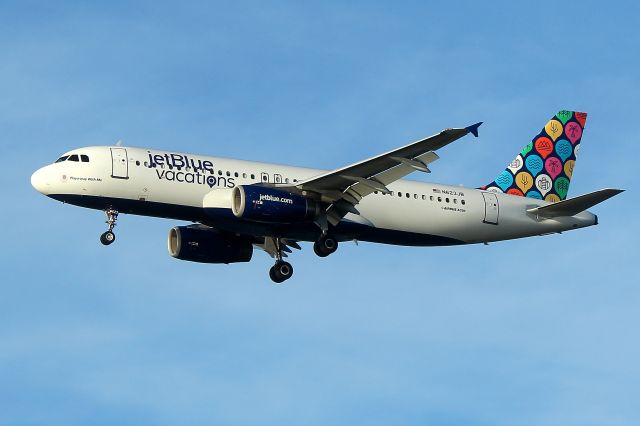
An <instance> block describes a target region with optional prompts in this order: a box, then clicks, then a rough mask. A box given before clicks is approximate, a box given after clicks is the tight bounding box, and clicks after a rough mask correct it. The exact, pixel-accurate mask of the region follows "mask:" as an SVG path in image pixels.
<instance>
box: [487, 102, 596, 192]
mask: <svg viewBox="0 0 640 426" xmlns="http://www.w3.org/2000/svg"><path fill="white" fill-rule="evenodd" d="M586 121H587V113H586V112H575V111H560V112H558V113H557V114H556V115H555V116H554V117H552V118H551V120H549V122H548V123H547V124H546V125H545V126H544V128H543V129H542V131H541V132H540V133H539V134H538V135H537V136H536V137H535V138H533V140H532V141H531V142H530V143H529V144H528V145H527V146H525V147H524V148H523V149H522V152H520V154H518V156H517V157H516V158H515V160H513V161H512V162H511V163H510V164H509V165H508V166H507V168H506V169H505V170H504V171H503V172H502V173H500V174H499V175H498V177H497V178H496V179H495V180H494V181H493V182H491V183H490V184H488V185H485V186H483V187H482V188H481V189H486V190H487V191H493V192H505V193H507V194H512V195H519V196H521V197H523V196H524V197H530V198H537V199H544V200H547V201H552V202H556V201H560V200H564V199H565V198H566V197H567V191H569V183H570V182H571V175H572V174H573V167H574V165H575V163H576V156H577V155H578V151H579V150H580V139H581V138H582V131H583V130H584V125H585V123H586Z"/></svg>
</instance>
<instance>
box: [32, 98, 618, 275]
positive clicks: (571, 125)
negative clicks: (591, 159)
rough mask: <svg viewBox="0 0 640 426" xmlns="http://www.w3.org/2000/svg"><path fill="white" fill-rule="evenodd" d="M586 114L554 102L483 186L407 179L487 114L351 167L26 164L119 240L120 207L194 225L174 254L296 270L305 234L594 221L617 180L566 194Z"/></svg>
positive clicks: (414, 238)
mask: <svg viewBox="0 0 640 426" xmlns="http://www.w3.org/2000/svg"><path fill="white" fill-rule="evenodd" d="M586 119H587V114H586V113H582V112H576V111H564V110H563V111H560V112H558V113H557V114H556V115H554V116H553V117H552V118H551V119H550V120H549V121H548V122H547V124H546V125H545V126H544V127H543V129H542V130H541V132H540V133H538V134H537V135H536V136H535V137H534V138H533V140H532V141H531V142H530V143H529V144H527V145H526V146H525V147H524V148H523V149H522V151H520V153H519V154H518V155H517V156H516V158H515V159H514V160H513V161H512V162H511V163H509V164H508V165H507V167H506V168H505V169H504V170H503V171H502V172H501V173H500V174H499V175H498V176H497V177H496V178H495V179H494V180H493V181H492V182H490V183H489V184H487V185H483V186H481V187H478V188H464V187H460V186H450V185H441V184H435V183H425V182H418V181H411V180H403V179H402V178H403V177H405V176H407V175H409V174H410V173H413V172H415V171H420V172H425V173H430V171H431V170H430V167H431V163H433V162H434V161H436V160H437V159H438V158H439V155H438V154H437V153H436V152H438V151H439V150H440V149H442V148H443V147H445V146H447V145H448V144H450V143H452V142H454V141H456V140H457V139H460V138H462V137H463V136H465V135H467V134H469V133H471V134H472V135H473V136H475V137H478V128H479V127H480V125H481V124H482V122H479V123H476V124H473V125H471V126H468V127H464V128H449V129H445V130H443V131H441V132H440V133H437V134H435V135H433V136H429V137H427V138H424V139H421V140H418V141H416V142H413V143H411V144H408V145H406V146H403V147H401V148H397V149H393V150H391V151H388V152H385V153H383V154H380V155H377V156H375V157H372V158H369V159H366V160H364V161H360V162H357V163H354V164H351V165H348V166H346V167H342V168H339V169H335V170H331V171H326V170H317V169H310V168H302V167H292V166H285V165H279V164H268V163H261V162H254V161H243V160H235V159H227V158H220V157H210V156H203V155H194V154H185V153H179V152H173V151H160V150H155V149H146V148H132V147H123V146H120V144H118V145H116V146H92V147H86V148H78V149H73V150H71V151H69V152H66V153H64V154H63V155H62V156H61V157H59V158H58V159H57V160H56V161H55V162H54V163H53V164H49V165H47V166H44V167H42V168H40V169H39V170H37V171H36V172H34V173H33V175H32V176H31V184H32V185H33V187H34V188H35V189H36V190H37V191H39V192H40V193H42V194H44V195H46V196H48V197H50V198H53V199H54V200H58V201H61V202H62V203H67V204H72V205H76V206H81V207H87V208H90V209H97V210H102V211H104V213H105V214H106V217H107V221H106V223H107V225H108V229H107V231H106V232H104V233H103V234H102V235H101V236H100V241H101V242H102V244H104V245H109V244H111V243H113V242H114V240H115V234H114V232H113V229H114V226H115V225H116V221H117V219H118V215H119V214H120V213H125V214H135V215H144V216H153V217H160V218H167V219H173V220H180V221H190V222H192V224H190V225H186V226H176V227H174V228H172V229H171V230H170V231H169V236H168V250H169V254H170V255H171V256H173V257H174V258H177V259H180V260H187V261H193V262H203V263H213V264H216V263H225V264H229V263H236V262H248V261H250V260H251V258H252V255H253V251H254V247H255V248H258V249H262V250H264V251H265V252H267V253H268V254H269V255H270V256H271V257H273V258H275V263H274V265H273V266H272V267H271V268H270V270H269V276H270V278H271V280H272V281H273V282H275V283H282V282H284V281H286V280H288V279H289V278H291V276H292V275H293V266H292V265H291V264H290V263H289V262H287V261H285V260H284V259H285V258H287V255H288V254H290V253H292V249H301V246H300V244H299V243H300V242H312V243H313V249H314V251H315V253H316V254H317V255H318V256H320V257H326V256H328V255H330V254H332V253H334V252H335V251H336V250H337V248H338V244H339V243H340V242H345V241H356V242H357V241H367V242H374V243H383V244H392V245H404V246H450V245H460V244H476V243H485V244H488V243H490V242H494V241H502V240H509V239H515V238H523V237H530V236H536V235H547V234H552V233H562V232H563V231H568V230H572V229H577V228H583V227H587V226H592V225H596V224H597V223H598V218H597V216H596V215H595V214H593V213H591V212H589V211H587V209H589V208H591V207H593V206H595V205H596V204H599V203H601V202H602V201H604V200H606V199H608V198H610V197H613V196H615V195H617V194H619V193H621V192H623V190H620V189H612V188H606V189H601V190H599V191H595V192H591V193H588V194H585V195H581V196H578V197H575V198H567V192H568V189H569V183H570V181H571V177H572V175H573V170H574V166H575V162H576V156H577V155H578V152H579V148H580V142H581V139H582V133H583V130H584V126H585V123H586Z"/></svg>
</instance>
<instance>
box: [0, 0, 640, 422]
mask: <svg viewBox="0 0 640 426" xmlns="http://www.w3.org/2000/svg"><path fill="white" fill-rule="evenodd" d="M639 26H640V7H639V6H638V5H637V3H633V2H628V3H607V4H603V3H601V2H594V3H589V2H580V3H576V2H574V3H570V2H548V3H544V2H530V4H527V5H521V4H517V2H504V3H498V2H491V3H486V2H482V3H476V2H444V3H442V2H440V3H437V4H428V3H426V2H399V3H398V2H388V3H383V2H332V1H329V2H321V4H318V2H286V1H283V2H235V3H234V4H232V5H231V4H229V3H228V2H220V3H215V2H205V1H202V2H189V1H183V2H175V3H172V2H162V1H153V2H151V1H148V2H123V1H111V2H89V3H87V2H64V1H62V2H39V1H23V2H4V3H2V5H0V52H2V53H1V55H2V60H0V129H2V133H3V137H2V146H3V154H4V159H5V162H4V165H3V167H2V169H1V170H0V173H2V180H3V181H4V182H6V183H7V184H6V185H5V186H4V188H3V192H4V193H3V197H2V198H3V202H2V209H0V215H1V216H0V217H1V218H2V221H3V224H4V230H3V233H2V245H1V247H2V248H1V249H0V251H1V252H0V254H1V256H0V259H2V260H1V261H0V262H1V265H2V273H3V279H2V285H1V286H0V289H1V295H0V296H1V297H0V319H2V321H0V424H2V425H5V424H6V425H36V424H67V425H84V424H87V423H91V424H98V425H99V424H105V425H107V424H108V425H112V424H136V425H145V424H153V425H173V424H192V425H211V424H215V425H218V424H225V425H226V424H229V425H245V424H247V425H248V424H257V423H259V424H277V425H283V424H292V425H293V424H295V425H299V424H318V425H326V424H370V425H376V424H381V425H382V424H385V425H386V424H425V423H431V424H442V425H458V424H469V425H513V424H520V425H537V424H545V425H565V424H581V425H601V424H618V425H626V424H635V423H636V422H637V419H638V418H639V417H640V404H638V398H637V395H638V393H639V392H640V385H639V383H640V367H639V364H638V362H637V360H638V359H640V343H638V339H637V328H638V325H639V321H640V314H639V313H638V304H639V303H640V289H639V288H638V280H637V277H636V275H637V273H636V268H635V267H634V266H635V263H636V262H637V255H638V250H637V235H638V233H639V231H640V229H639V226H638V222H637V206H638V201H640V200H639V199H638V195H637V193H636V187H637V185H636V182H637V171H636V169H637V167H636V166H635V164H634V163H633V161H635V157H634V155H637V152H638V151H637V143H638V140H640V131H639V130H638V126H637V113H636V110H637V103H638V99H640V96H639V95H640V93H639V89H638V76H639V75H640V65H639V62H638V58H637V52H638V51H640V36H639V35H638V30H637V29H638V28H639ZM565 108H568V109H577V110H582V111H588V112H589V119H588V122H587V127H586V131H585V135H584V137H583V144H582V145H583V146H582V150H581V153H580V154H581V156H580V159H579V161H578V164H577V166H576V170H575V173H574V178H573V180H572V185H571V189H570V192H569V195H570V196H571V195H574V196H575V195H578V194H581V193H585V192H589V191H592V190H596V189H599V188H602V187H621V188H625V189H627V192H625V193H624V194H623V195H620V196H618V197H616V198H614V199H612V200H610V201H608V202H606V203H604V204H602V205H600V206H597V207H596V208H594V209H593V211H594V212H595V213H597V214H598V215H599V218H600V225H599V226H597V227H593V228H588V229H583V230H579V231H576V232H569V233H566V234H563V235H554V236H549V237H540V238H532V239H527V240H520V241H511V242H503V243H496V244H491V245H489V246H469V247H455V248H422V249H420V248H404V247H394V246H382V245H372V244H365V243H362V244H360V245H359V246H355V245H354V244H343V245H341V247H340V251H339V252H338V253H337V254H336V255H333V256H331V257H329V258H326V259H319V258H317V257H316V256H315V255H314V254H313V251H312V250H311V249H310V246H309V245H307V246H305V249H304V251H303V252H301V253H296V254H295V256H294V257H293V262H294V265H295V268H296V275H295V277H294V279H293V280H291V281H289V282H288V283H287V284H286V285H283V286H274V285H271V284H270V282H269V280H268V277H267V274H266V272H267V270H268V268H269V266H270V264H271V259H270V258H269V257H268V256H267V255H265V254H263V253H256V254H255V256H254V260H253V261H252V262H251V263H250V264H248V265H246V264H240V265H230V266H217V265H199V264H191V263H188V262H180V261H177V260H175V259H172V258H170V257H169V256H168V254H167V253H166V234H167V232H168V230H169V229H170V228H171V227H173V226H174V225H176V224H177V223H176V222H172V221H166V220H159V219H151V218H142V217H135V216H122V217H121V218H120V220H119V223H118V227H117V229H116V231H117V234H118V241H117V243H116V244H115V245H113V246H111V247H108V248H105V247H103V246H102V245H100V244H99V242H98V236H99V234H100V233H101V232H103V231H104V229H103V228H104V223H103V221H104V218H103V214H102V213H101V212H97V211H92V210H86V209H80V208H75V207H70V206H66V205H62V204H60V203H58V202H55V201H53V200H50V199H47V198H45V197H43V196H41V195H40V194H38V193H37V192H36V191H35V190H33V188H31V186H30V183H29V177H30V175H31V173H32V172H33V171H34V170H35V169H37V168H38V167H40V166H42V165H44V164H47V163H49V162H51V161H53V160H54V159H55V158H57V156H58V155H59V154H60V153H62V152H64V151H66V150H68V149H71V148H73V147H78V146H86V145H103V144H111V143H114V142H115V141H117V140H119V139H122V140H123V141H124V143H125V145H131V146H145V147H155V148H158V149H165V148H166V149H171V150H175V151H186V152H197V153H203V154H205V153H206V154H211V155H220V156H229V157H238V158H245V159H255V160H263V161H274V162H284V163H291V164H298V165H306V166H311V167H322V168H328V169H330V168H335V167H339V166H342V165H345V164H348V163H351V162H354V161H358V160H360V159H362V158H366V157H369V156H371V155H375V154H377V153H379V152H382V151H384V150H388V149H390V148H393V147H395V146H399V145H402V144H405V143H408V142H409V141H411V140H414V139H417V138H420V137H422V136H425V135H430V134H433V133H435V132H437V131H439V130H441V129H442V128H445V127H459V126H465V125H469V124H471V123H474V122H476V121H485V124H484V125H483V126H482V128H481V129H480V138H478V139H473V138H465V139H463V140H461V141H459V142H457V143H456V144H454V145H451V146H449V147H446V148H445V149H443V150H442V151H441V152H440V155H441V159H440V160H439V161H438V162H437V163H434V165H433V167H432V170H433V173H432V175H430V176H429V178H430V179H432V180H433V181H436V182H447V183H454V184H464V185H468V186H480V185H483V184H485V183H487V182H489V181H491V180H492V179H493V178H494V177H495V176H496V175H497V174H498V173H499V172H500V171H502V170H503V168H504V166H505V165H506V164H507V163H508V162H509V161H510V160H512V159H513V157H514V156H515V154H516V153H517V152H518V151H519V150H520V148H521V147H522V146H523V145H524V144H526V143H527V142H528V141H529V140H530V139H531V137H532V136H534V135H535V134H536V133H537V132H538V131H539V129H540V128H541V127H542V125H543V124H544V123H545V122H546V120H548V118H549V117H551V116H552V115H553V114H554V113H555V112H556V111H558V110H560V109H565ZM415 178H416V179H424V177H422V176H416V177H415Z"/></svg>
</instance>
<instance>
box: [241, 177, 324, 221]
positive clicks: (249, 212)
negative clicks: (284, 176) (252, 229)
mask: <svg viewBox="0 0 640 426" xmlns="http://www.w3.org/2000/svg"><path fill="white" fill-rule="evenodd" d="M231 209H232V211H233V214H234V215H235V216H236V217H238V218H242V219H247V220H253V221H256V222H271V223H295V222H304V221H312V220H314V219H315V218H316V217H318V215H319V214H320V204H319V203H317V202H316V201H314V200H311V199H309V198H306V197H303V196H302V195H298V194H293V193H291V192H286V191H281V190H279V189H275V188H269V187H264V186H254V185H240V186H236V187H235V188H234V189H233V193H232V203H231Z"/></svg>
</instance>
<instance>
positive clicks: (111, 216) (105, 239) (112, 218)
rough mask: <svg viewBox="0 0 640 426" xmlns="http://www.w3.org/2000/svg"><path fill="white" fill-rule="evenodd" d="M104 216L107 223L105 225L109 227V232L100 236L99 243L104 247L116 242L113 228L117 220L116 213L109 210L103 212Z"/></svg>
mask: <svg viewBox="0 0 640 426" xmlns="http://www.w3.org/2000/svg"><path fill="white" fill-rule="evenodd" d="M104 214H106V215H107V221H106V222H105V223H106V224H107V225H109V230H108V231H107V232H105V233H104V234H102V235H100V242H101V243H102V244H104V245H105V246H108V245H109V244H111V243H112V242H114V241H115V240H116V234H114V233H113V227H114V226H116V220H118V211H117V210H114V209H111V208H109V209H107V210H105V211H104Z"/></svg>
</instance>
